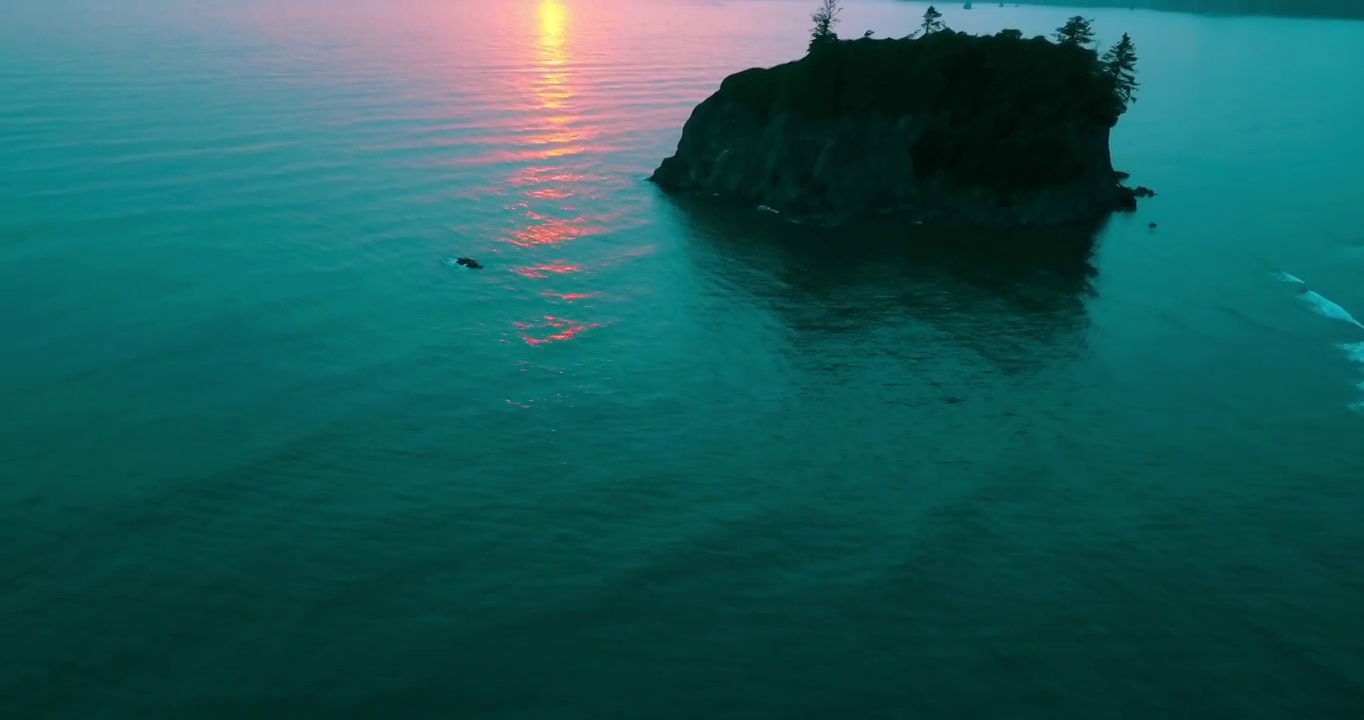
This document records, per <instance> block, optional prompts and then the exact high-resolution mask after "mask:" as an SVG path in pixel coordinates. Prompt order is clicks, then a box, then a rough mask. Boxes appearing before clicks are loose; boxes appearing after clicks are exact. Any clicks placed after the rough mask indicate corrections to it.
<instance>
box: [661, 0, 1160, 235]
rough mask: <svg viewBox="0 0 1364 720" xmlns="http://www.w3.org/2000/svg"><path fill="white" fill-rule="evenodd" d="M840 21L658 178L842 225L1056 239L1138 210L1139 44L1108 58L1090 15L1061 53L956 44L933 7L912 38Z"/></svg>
mask: <svg viewBox="0 0 1364 720" xmlns="http://www.w3.org/2000/svg"><path fill="white" fill-rule="evenodd" d="M836 15H837V0H824V7H823V8H821V12H816V13H815V15H814V19H815V25H816V26H815V32H814V35H813V37H812V40H811V43H810V52H809V54H807V55H806V56H805V57H804V58H801V59H800V60H796V61H794V62H788V63H785V64H782V65H778V66H776V67H772V68H753V69H749V70H744V71H742V72H739V73H735V74H733V75H730V76H729V77H727V78H725V80H724V82H723V83H722V84H721V85H720V89H719V90H718V91H717V92H716V93H715V94H713V95H711V96H710V97H709V98H707V99H706V100H705V101H703V102H702V103H701V104H700V105H698V106H697V107H696V109H695V110H694V111H693V112H692V114H691V117H690V118H689V119H688V120H687V123H686V125H685V127H684V128H683V130H682V138H681V141H680V142H679V143H678V146H677V152H676V154H675V155H673V156H672V157H669V158H667V159H665V160H664V161H663V163H662V164H661V165H660V166H659V167H658V169H657V170H655V171H654V173H653V175H652V176H651V177H650V178H649V179H650V180H651V181H653V182H655V183H657V184H658V186H659V187H660V188H662V189H664V190H665V191H668V192H671V193H678V194H706V195H719V196H722V197H725V198H729V199H731V200H734V201H737V202H740V203H744V204H749V205H762V206H766V207H768V208H770V209H772V210H775V211H777V212H780V213H784V214H789V215H791V216H794V217H804V218H812V219H815V220H817V221H820V222H826V223H831V224H839V223H845V222H850V221H856V220H860V219H865V218H869V217H875V216H894V217H897V218H903V219H907V220H910V221H916V222H929V223H934V224H967V225H976V226H987V227H997V228H1008V227H1048V226H1055V225H1065V224H1070V223H1076V222H1084V221H1091V220H1094V219H1095V218H1098V217H1102V216H1104V215H1106V214H1108V213H1111V212H1113V211H1115V210H1130V209H1133V208H1135V203H1136V199H1135V198H1136V196H1137V193H1136V192H1135V191H1134V190H1132V189H1129V188H1127V187H1124V186H1123V185H1122V183H1121V180H1122V179H1124V178H1126V177H1127V175H1126V174H1125V173H1120V172H1117V171H1115V170H1114V169H1113V165H1112V161H1111V159H1110V156H1109V145H1108V142H1109V132H1110V131H1111V130H1112V129H1113V127H1114V126H1115V125H1116V124H1117V122H1118V118H1119V117H1120V116H1121V115H1122V114H1123V112H1125V111H1126V109H1127V106H1128V105H1129V104H1130V103H1131V102H1132V101H1133V90H1134V89H1135V87H1136V81H1135V79H1134V77H1133V75H1132V68H1133V65H1134V63H1135V60H1136V57H1135V54H1134V53H1133V51H1132V44H1131V41H1130V39H1129V38H1128V37H1127V36H1126V35H1124V36H1123V41H1122V43H1120V44H1119V45H1118V46H1116V47H1115V48H1113V49H1112V50H1109V51H1108V52H1107V53H1105V55H1104V56H1103V57H1100V56H1099V54H1098V53H1097V52H1096V51H1095V50H1092V49H1090V48H1089V47H1088V44H1089V43H1090V42H1091V40H1092V37H1093V35H1092V32H1091V31H1090V30H1089V27H1088V21H1086V20H1084V18H1078V17H1077V18H1072V19H1071V21H1070V22H1068V23H1067V24H1066V26H1065V27H1063V28H1061V29H1060V30H1058V32H1057V34H1056V36H1055V41H1053V40H1052V39H1048V38H1046V37H1035V38H1030V39H1028V38H1024V37H1023V36H1022V34H1021V33H1020V32H1018V31H1016V30H1005V31H1003V32H1001V33H999V34H996V35H988V36H977V35H969V34H965V33H959V32H953V31H952V30H949V29H947V28H946V27H945V26H943V24H942V22H941V20H940V19H939V18H940V17H941V15H939V14H937V11H936V10H934V9H933V8H930V9H929V13H928V14H926V15H925V20H924V27H923V28H922V29H921V31H920V32H917V33H915V34H914V35H912V36H910V37H906V38H900V39H886V40H881V39H872V38H871V37H870V34H871V33H870V32H869V33H868V34H867V36H864V37H863V38H861V39H857V40H851V41H847V40H839V39H837V36H835V35H833V33H832V31H831V29H830V28H831V25H832V23H833V22H836ZM1140 190H1142V191H1143V193H1142V194H1145V192H1149V191H1146V190H1145V188H1140Z"/></svg>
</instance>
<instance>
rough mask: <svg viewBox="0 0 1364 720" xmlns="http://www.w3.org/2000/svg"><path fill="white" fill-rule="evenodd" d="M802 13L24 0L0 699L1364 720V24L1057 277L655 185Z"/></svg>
mask: <svg viewBox="0 0 1364 720" xmlns="http://www.w3.org/2000/svg"><path fill="white" fill-rule="evenodd" d="M807 4H809V3H802V2H780V1H762V0H737V1H735V2H705V1H702V0H642V1H640V2H629V3H626V2H595V1H594V0H511V1H510V2H498V3H493V2H458V3H456V2H442V1H440V0H404V1H403V2H387V1H386V0H339V1H337V2H323V1H322V0H286V1H284V2H266V1H265V0H246V1H244V2H234V3H221V2H209V1H208V0H183V1H173V0H134V1H132V2H124V3H98V2H94V1H93V0H64V1H63V2H51V3H47V2H44V3H37V2H31V3H30V2H19V1H18V0H0V18H3V22H0V307H2V308H3V313H0V318H3V325H2V326H0V330H3V336H4V338H5V342H4V343H3V345H0V400H2V401H3V407H4V408H5V412H4V413H3V415H0V477H3V480H0V698H3V700H4V704H5V707H6V709H7V713H6V716H7V717H9V716H13V717H16V718H47V717H54V718H67V717H70V718H125V717H126V718H134V717H138V718H140V717H184V718H208V717H224V718H228V717H231V718H237V717H279V718H298V717H374V718H378V717H455V718H608V717H610V718H671V717H676V718H703V717H705V718H728V717H733V718H787V717H791V718H797V717H799V718H914V717H981V718H1056V717H1084V718H1118V717H1123V718H1128V717H1130V718H1152V717H1198V718H1259V717H1266V718H1268V717H1275V718H1278V717H1283V718H1288V717H1294V718H1344V717H1358V716H1359V715H1360V713H1361V712H1364V612H1361V608H1364V583H1361V581H1360V579H1359V578H1360V573H1361V571H1362V570H1364V522H1361V518H1364V485H1361V483H1362V482H1364V413H1362V412H1361V411H1364V405H1361V403H1364V327H1360V326H1359V324H1358V323H1357V322H1355V323H1352V322H1351V321H1350V320H1349V319H1348V318H1347V317H1346V316H1350V317H1364V282H1361V280H1362V279H1364V229H1361V225H1360V221H1359V215H1358V202H1359V198H1360V197H1364V185H1362V184H1361V176H1360V174H1359V168H1361V167H1364V143H1361V142H1360V140H1359V122H1358V119H1359V118H1360V117H1364V92H1361V91H1360V90H1359V88H1358V84H1357V83H1354V84H1351V83H1352V82H1354V81H1352V80H1351V78H1353V77H1355V76H1356V75H1357V72H1358V68H1360V67H1364V23H1351V22H1337V21H1326V20H1284V19H1268V18H1249V17H1200V16H1194V15H1178V14H1163V13H1155V12H1144V11H1129V10H1126V9H1123V10H1094V11H1092V12H1090V13H1088V14H1090V15H1093V16H1094V18H1095V22H1096V26H1097V28H1098V32H1099V36H1100V40H1101V41H1102V42H1104V43H1111V42H1112V41H1113V40H1115V39H1116V38H1117V37H1118V36H1119V35H1120V34H1121V33H1122V32H1130V33H1131V35H1132V36H1133V38H1134V39H1135V40H1136V43H1137V48H1138V53H1139V55H1140V57H1141V65H1140V70H1141V81H1142V83H1143V86H1142V89H1141V94H1140V96H1139V101H1138V103H1137V104H1136V105H1135V106H1134V107H1133V108H1132V111H1131V112H1130V113H1129V114H1128V115H1127V116H1126V117H1125V118H1124V119H1123V121H1122V124H1121V125H1120V126H1119V127H1118V129H1117V131H1116V132H1115V134H1114V138H1113V153H1114V158H1115V164H1116V165H1117V166H1118V167H1120V168H1121V169H1124V170H1127V171H1129V172H1131V173H1132V174H1133V181H1134V182H1139V183H1140V184H1143V185H1149V186H1151V187H1153V188H1155V189H1156V190H1157V191H1158V192H1159V193H1160V195H1159V196H1158V197H1156V198H1154V199H1153V200H1150V201H1148V202H1147V203H1146V204H1144V205H1143V206H1142V208H1141V209H1140V210H1139V211H1138V212H1137V213H1136V214H1135V215H1132V216H1119V217H1115V218H1114V219H1112V220H1111V221H1110V222H1108V223H1107V224H1106V225H1105V226H1104V227H1102V228H1100V229H1099V230H1097V231H1095V233H1094V236H1093V237H1092V238H1080V241H1081V242H1090V241H1092V242H1093V243H1094V247H1095V250H1094V253H1093V255H1092V256H1091V257H1088V258H1087V259H1075V258H1070V259H1067V258H1054V257H1052V258H1047V259H1046V261H1045V262H1041V261H1036V260H1035V259H1033V258H1030V257H1029V256H1028V255H1027V254H1026V253H1022V252H1019V251H1018V248H1019V247H1022V245H1021V243H1023V242H1025V241H1026V240H1028V239H1034V240H1035V238H1022V239H1016V240H1018V242H1016V243H1015V244H1014V246H1013V248H1014V249H1013V251H1011V252H1003V251H999V250H990V251H988V252H987V250H986V249H982V247H984V245H983V243H984V242H985V241H984V240H981V239H979V238H975V237H972V236H968V234H965V233H948V234H947V236H946V237H944V236H943V234H942V233H941V232H937V231H924V230H920V231H917V232H912V231H906V230H903V229H901V230H899V231H895V230H893V229H886V228H866V229H862V230H855V231H841V232H835V231H822V230H818V229H812V228H809V227H806V226H802V225H797V224H792V223H789V222H786V221H785V220H784V219H783V218H781V217H779V216H775V215H772V214H770V213H764V212H758V211H751V210H735V209H732V208H725V207H719V206H716V205H714V204H713V203H707V202H678V201H673V200H670V199H668V198H666V197H664V196H662V195H660V194H659V193H658V192H657V190H656V188H654V187H653V186H652V185H649V184H647V183H645V182H643V178H644V177H646V176H647V175H648V173H649V172H650V171H651V170H652V169H653V167H655V166H656V164H657V162H658V160H659V159H661V158H662V157H664V156H666V155H668V154H670V153H671V151H672V149H673V148H674V147H675V144H676V142H677V138H678V136H679V133H680V129H681V126H682V123H683V122H684V121H685V120H686V118H687V116H688V114H689V112H690V110H691V108H692V107H693V106H694V105H695V104H696V103H697V102H699V101H700V100H701V99H703V98H704V97H705V96H706V95H707V94H709V93H710V92H711V91H713V90H714V89H715V88H716V87H718V84H719V82H720V80H721V79H722V78H723V77H724V76H725V75H726V74H728V73H730V72H733V71H736V70H739V69H743V68H745V67H749V66H754V65H769V64H773V63H776V62H780V61H784V60H787V59H791V58H794V57H797V56H799V54H800V53H801V52H802V51H803V48H804V45H805V32H806V26H807V25H808V13H809V10H810V8H807V7H806V5H807ZM923 7H924V3H918V2H890V1H889V0H887V1H885V2H878V1H876V0H867V1H866V2H849V3H848V8H847V10H846V12H845V14H844V23H843V25H842V26H841V28H840V29H841V30H843V32H844V33H845V34H847V35H860V34H861V32H862V31H863V30H864V29H874V30H876V31H877V33H878V34H879V35H883V36H892V35H895V36H898V35H903V34H905V33H907V32H908V31H909V30H910V29H911V28H912V27H913V26H914V25H915V24H916V22H917V18H918V16H919V15H920V14H921V13H922V11H923ZM1068 14H1073V13H1068V12H1067V11H1066V9H1065V8H1043V7H1007V8H996V7H993V6H992V4H991V6H989V7H986V6H985V4H984V3H982V4H981V6H980V7H977V9H975V10H972V11H970V12H964V11H961V10H959V9H957V7H956V6H953V7H952V8H951V9H950V10H945V16H946V17H945V18H944V19H945V20H947V21H948V24H949V25H952V26H954V27H958V28H961V29H968V30H972V31H977V32H993V31H995V30H997V29H1000V28H1003V27H1018V28H1022V29H1023V30H1024V31H1025V32H1027V33H1029V34H1032V33H1042V32H1045V31H1047V30H1048V29H1049V28H1053V27H1055V26H1056V25H1059V24H1060V22H1061V21H1062V20H1063V19H1064V17H1065V16H1066V15H1068ZM888 91H892V89H888ZM1149 222H1155V223H1157V227H1156V228H1155V229H1150V228H1148V227H1147V224H1148V223H1149ZM994 240H997V239H994ZM461 255H468V256H472V257H475V258H477V259H479V260H480V261H481V262H482V263H483V264H484V265H485V266H486V268H485V269H483V270H478V271H471V270H466V269H464V268H462V267H458V266H454V265H451V264H449V263H448V261H449V260H450V259H451V258H454V257H457V256H461ZM1351 314H1353V315H1351Z"/></svg>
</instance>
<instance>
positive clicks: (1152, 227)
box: [1146, 223, 1156, 230]
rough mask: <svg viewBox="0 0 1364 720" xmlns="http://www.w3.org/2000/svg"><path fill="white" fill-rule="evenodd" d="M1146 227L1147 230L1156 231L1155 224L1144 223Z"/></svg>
mask: <svg viewBox="0 0 1364 720" xmlns="http://www.w3.org/2000/svg"><path fill="white" fill-rule="evenodd" d="M1146 227H1149V228H1151V229H1152V230H1155V229H1156V224H1155V223H1146Z"/></svg>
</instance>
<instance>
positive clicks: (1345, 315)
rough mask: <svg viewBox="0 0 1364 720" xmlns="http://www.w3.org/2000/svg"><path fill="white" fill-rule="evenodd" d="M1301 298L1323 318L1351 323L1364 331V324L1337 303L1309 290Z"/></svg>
mask: <svg viewBox="0 0 1364 720" xmlns="http://www.w3.org/2000/svg"><path fill="white" fill-rule="evenodd" d="M1299 297H1301V298H1302V300H1303V302H1305V303H1307V304H1309V305H1311V306H1312V309H1313V310H1315V311H1316V312H1317V314H1318V315H1321V316H1322V317H1327V318H1331V319H1332V320H1339V321H1341V322H1347V323H1350V324H1351V325H1354V326H1355V327H1358V328H1360V329H1364V323H1360V322H1359V321H1358V320H1356V319H1355V317H1354V316H1353V315H1351V314H1350V313H1349V311H1347V310H1346V309H1345V308H1343V307H1341V306H1339V305H1337V304H1336V303H1334V302H1331V301H1330V300H1328V299H1326V298H1325V297H1324V296H1322V295H1321V294H1320V293H1318V292H1316V291H1315V290H1307V291H1305V292H1303V294H1302V295H1300V296H1299Z"/></svg>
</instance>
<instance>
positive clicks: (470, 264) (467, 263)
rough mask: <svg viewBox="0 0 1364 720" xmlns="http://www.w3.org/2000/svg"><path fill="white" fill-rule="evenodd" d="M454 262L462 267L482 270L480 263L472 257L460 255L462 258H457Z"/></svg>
mask: <svg viewBox="0 0 1364 720" xmlns="http://www.w3.org/2000/svg"><path fill="white" fill-rule="evenodd" d="M455 264H456V265H463V266H464V267H467V268H469V269H470V270H482V269H483V266H482V265H480V264H479V262H478V261H477V260H475V259H473V258H467V257H462V258H459V259H457V260H455Z"/></svg>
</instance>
